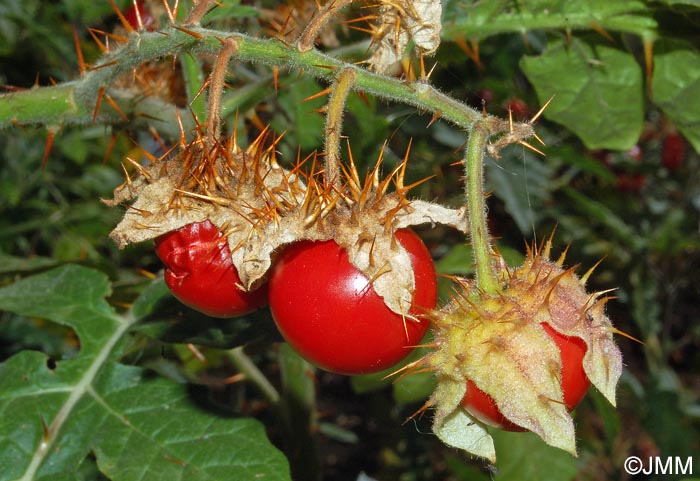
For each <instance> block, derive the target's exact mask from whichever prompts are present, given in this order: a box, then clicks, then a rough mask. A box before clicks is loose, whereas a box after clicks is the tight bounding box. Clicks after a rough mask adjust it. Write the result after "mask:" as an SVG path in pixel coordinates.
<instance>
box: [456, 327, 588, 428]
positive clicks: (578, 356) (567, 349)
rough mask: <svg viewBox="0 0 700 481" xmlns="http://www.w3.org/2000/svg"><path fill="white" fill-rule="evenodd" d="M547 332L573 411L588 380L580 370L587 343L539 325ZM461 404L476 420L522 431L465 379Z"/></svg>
mask: <svg viewBox="0 0 700 481" xmlns="http://www.w3.org/2000/svg"><path fill="white" fill-rule="evenodd" d="M542 327H544V329H545V331H547V334H549V336H550V337H551V338H552V339H553V340H554V342H555V343H556V344H557V347H558V348H559V354H560V356H561V362H562V373H561V388H562V392H563V394H564V403H565V404H566V408H567V409H568V410H569V411H571V410H573V409H574V408H575V407H576V406H577V405H578V403H579V402H581V399H583V396H585V394H586V391H588V387H589V386H590V384H591V383H590V381H589V380H588V376H586V372H585V371H584V369H583V357H584V356H585V355H586V343H585V342H583V340H581V339H579V338H577V337H567V336H564V335H562V334H559V333H558V332H556V331H555V330H554V329H552V328H551V327H549V325H548V324H542ZM462 406H464V408H465V409H466V410H467V411H469V413H470V414H472V416H474V417H475V418H477V419H478V420H479V421H481V422H483V423H485V424H488V425H490V426H494V427H497V428H500V429H505V430H506V431H524V429H523V428H521V427H520V426H517V425H516V424H513V423H512V422H510V421H509V420H507V419H506V418H505V417H504V416H503V414H501V412H500V411H499V410H498V407H497V406H496V403H495V402H494V401H493V399H491V397H490V396H489V395H488V394H486V393H484V392H483V391H482V390H480V389H479V388H478V387H476V385H475V384H474V383H473V382H471V381H468V382H467V393H466V394H465V395H464V398H463V399H462Z"/></svg>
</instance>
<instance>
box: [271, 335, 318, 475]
mask: <svg viewBox="0 0 700 481" xmlns="http://www.w3.org/2000/svg"><path fill="white" fill-rule="evenodd" d="M279 366H280V374H281V382H282V399H281V402H280V409H281V421H282V423H283V428H284V438H285V451H286V454H287V457H288V458H289V464H290V468H291V470H292V479H299V480H304V481H319V480H320V479H321V459H320V456H319V450H318V436H317V432H318V420H317V417H318V412H317V408H316V385H315V378H314V372H313V367H312V366H311V364H309V363H308V362H307V361H305V360H304V359H303V358H302V357H301V356H299V354H297V352H296V351H295V350H294V349H292V348H291V347H290V346H289V344H287V343H283V344H281V345H280V351H279Z"/></svg>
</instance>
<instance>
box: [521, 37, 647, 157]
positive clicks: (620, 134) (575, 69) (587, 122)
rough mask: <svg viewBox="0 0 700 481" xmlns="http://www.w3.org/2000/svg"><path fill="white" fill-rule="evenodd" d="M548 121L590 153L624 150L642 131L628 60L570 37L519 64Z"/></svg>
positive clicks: (640, 99) (635, 79) (635, 77)
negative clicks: (564, 129)
mask: <svg viewBox="0 0 700 481" xmlns="http://www.w3.org/2000/svg"><path fill="white" fill-rule="evenodd" d="M520 66H521V68H522V69H523V71H524V72H525V75H526V76H527V77H528V79H529V80H530V82H532V84H533V86H534V88H535V91H536V92H537V96H538V98H539V100H540V102H541V103H544V102H546V101H547V100H549V99H550V98H552V97H554V101H553V102H552V103H551V104H550V106H549V107H548V108H547V109H546V110H545V111H544V116H545V117H547V118H548V119H550V120H552V121H554V122H557V123H559V124H562V125H564V126H565V127H567V128H568V129H570V130H571V131H572V132H574V133H575V134H576V135H578V136H579V137H580V138H581V140H582V141H583V143H584V144H585V145H586V147H588V148H590V149H613V150H626V149H629V148H631V147H632V146H633V145H634V144H635V143H636V142H637V140H638V139H639V136H640V134H641V133H642V127H643V121H644V109H643V106H644V96H643V88H642V86H643V82H642V71H641V69H640V67H639V65H638V64H637V62H636V60H635V59H634V57H633V56H632V55H631V54H629V53H626V52H623V51H621V50H620V49H618V48H614V47H612V46H610V45H607V44H601V43H594V42H590V43H589V42H585V41H584V40H581V39H579V38H574V39H572V40H571V42H570V43H567V42H565V41H564V40H560V41H557V42H554V43H552V44H550V45H548V47H547V49H546V50H545V51H544V52H543V53H542V54H541V55H539V56H537V57H534V56H525V57H523V59H522V61H521V62H520Z"/></svg>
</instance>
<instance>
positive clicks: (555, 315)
mask: <svg viewBox="0 0 700 481" xmlns="http://www.w3.org/2000/svg"><path fill="white" fill-rule="evenodd" d="M550 249H551V238H550V239H549V241H548V242H547V243H546V245H545V246H544V247H543V248H542V247H541V248H539V249H534V248H533V249H530V250H529V251H528V255H527V257H526V259H525V262H524V263H523V265H522V266H520V267H517V268H515V269H511V268H509V267H508V266H507V265H506V264H505V261H504V260H503V258H502V257H501V256H500V255H497V256H496V257H495V261H496V265H497V266H498V267H497V272H498V279H499V283H500V288H499V289H498V291H497V292H494V293H486V292H483V291H480V290H479V289H477V288H476V287H475V286H474V284H473V283H472V282H469V281H461V282H460V283H459V285H458V286H457V287H456V292H455V294H454V295H453V298H452V300H451V302H450V303H449V304H448V305H447V306H446V307H445V308H444V309H442V310H441V311H438V312H436V313H434V314H433V322H434V323H433V330H434V336H435V339H434V343H435V351H434V352H431V353H430V354H428V355H426V356H425V357H424V358H423V359H421V360H419V361H418V362H417V363H416V364H415V365H414V366H411V367H410V368H409V369H422V370H432V371H434V372H435V374H436V376H437V378H438V387H437V389H436V390H435V392H434V394H433V396H432V398H431V400H430V401H429V403H430V405H434V406H436V413H435V418H434V423H433V430H434V432H435V433H436V434H437V436H438V437H440V438H441V439H442V440H443V441H444V442H445V443H447V444H449V445H451V446H455V447H459V448H462V449H464V450H466V451H468V452H470V453H472V454H475V455H478V456H482V457H485V458H488V459H489V460H491V461H495V457H496V453H495V450H494V445H493V440H492V438H491V436H490V435H489V433H488V432H487V430H486V425H485V424H484V423H483V422H481V421H480V420H479V419H478V418H477V417H476V416H475V415H472V414H470V413H469V412H468V411H467V410H466V409H465V408H464V407H463V399H464V397H465V394H466V390H467V384H468V382H469V381H471V383H469V384H470V385H473V386H476V387H477V388H478V389H479V390H481V391H483V393H485V394H487V395H488V396H489V397H490V398H491V399H493V401H494V402H495V404H496V406H497V408H498V410H499V411H500V413H501V414H502V415H503V417H504V418H505V419H506V420H507V421H508V422H510V423H512V424H514V425H515V426H519V427H521V428H524V429H526V430H529V431H532V432H534V433H536V434H538V435H539V436H540V437H541V438H542V439H543V440H544V441H545V442H547V443H548V444H550V445H552V446H556V447H559V448H561V449H564V450H566V451H568V452H570V453H572V454H574V455H575V454H576V443H575V432H574V425H573V421H572V418H571V415H570V414H569V412H568V410H567V406H566V403H565V402H564V393H563V390H562V356H561V355H560V350H559V348H558V347H557V344H556V343H555V342H554V340H553V339H552V337H551V336H550V335H548V334H547V332H546V330H545V327H544V325H547V326H549V328H551V329H552V330H553V331H554V332H556V333H559V334H561V335H562V336H566V337H570V338H577V339H580V340H581V341H583V342H584V343H585V345H586V351H585V355H584V357H583V363H582V364H583V371H584V372H585V376H587V378H588V380H590V382H591V384H593V386H595V387H596V388H597V389H598V390H599V391H600V392H601V393H602V394H603V395H604V396H605V397H606V398H607V399H608V400H609V401H610V402H611V403H612V404H613V405H614V404H615V389H616V385H617V381H618V379H619V377H620V374H621V370H622V358H621V355H620V351H619V350H618V348H617V346H616V345H615V343H614V342H613V340H612V334H613V332H615V329H614V328H613V327H612V324H611V322H610V320H609V319H608V317H607V316H606V315H605V312H604V306H605V304H606V302H607V301H608V300H609V297H606V296H605V292H598V293H592V294H588V293H587V292H586V289H585V281H586V280H587V278H588V276H589V275H590V273H591V271H589V272H588V273H586V275H584V276H583V278H579V277H578V276H577V275H576V274H575V273H574V270H573V269H564V268H563V267H562V265H563V262H564V255H562V256H561V257H560V258H559V260H558V261H556V262H553V261H551V260H550V259H549V254H550ZM577 342H578V341H577ZM584 382H585V381H584ZM472 383H473V384H472ZM584 389H585V388H584Z"/></svg>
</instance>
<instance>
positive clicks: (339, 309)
mask: <svg viewBox="0 0 700 481" xmlns="http://www.w3.org/2000/svg"><path fill="white" fill-rule="evenodd" d="M395 237H396V239H397V240H398V241H399V243H400V244H401V245H402V246H403V247H404V249H406V251H407V252H408V254H409V257H410V260H411V266H412V267H413V273H414V277H415V292H414V295H413V303H412V306H411V310H410V311H409V314H411V315H413V316H417V317H419V316H420V315H421V314H422V312H423V310H424V309H432V308H434V307H435V303H436V302H437V279H436V275H435V267H434V266H433V261H432V258H431V256H430V253H429V252H428V250H427V248H426V247H425V245H424V244H423V242H422V241H421V239H420V238H419V237H418V236H417V235H416V234H415V233H414V232H413V231H411V230H408V229H402V230H399V231H397V232H396V234H395ZM269 286H270V287H269V288H270V309H271V310H272V316H273V318H274V319H275V322H276V323H277V327H278V328H279V330H280V332H281V334H282V336H283V337H284V338H285V340H286V341H287V342H288V343H289V344H290V345H291V346H292V347H293V348H294V349H295V350H296V351H297V352H298V353H299V354H301V356H303V357H304V358H306V359H307V360H308V361H310V362H312V363H313V364H315V365H316V366H318V367H320V368H323V369H325V370H327V371H332V372H336V373H339V374H351V375H357V374H368V373H372V372H377V371H381V370H383V369H386V368H389V367H391V366H393V365H394V364H396V363H397V362H399V361H400V360H401V359H403V358H404V357H406V356H407V355H408V354H409V353H410V352H411V347H413V346H415V345H417V344H418V343H419V342H420V340H421V339H422V338H423V336H424V335H425V333H426V331H427V330H428V326H429V321H428V320H427V319H424V318H422V317H419V320H418V321H414V320H411V319H404V318H403V317H402V316H401V315H399V314H396V313H395V312H393V311H392V310H391V309H389V308H388V307H387V306H386V304H385V303H384V301H383V299H382V298H381V297H380V296H379V295H378V294H377V293H376V292H375V290H374V288H373V287H372V285H371V284H369V280H368V279H367V277H366V276H365V275H364V274H363V273H362V272H361V271H359V270H358V269H357V268H356V267H354V266H353V265H352V264H351V263H350V261H349V259H348V254H347V252H346V251H345V250H344V249H343V248H341V247H340V246H339V245H338V244H337V243H336V242H335V241H332V240H329V241H324V242H311V241H301V242H297V243H295V244H292V245H290V246H289V247H288V248H287V249H285V250H284V251H283V252H282V254H281V255H280V257H279V258H278V259H277V261H276V263H275V266H274V268H273V271H272V275H271V276H270V284H269Z"/></svg>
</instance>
